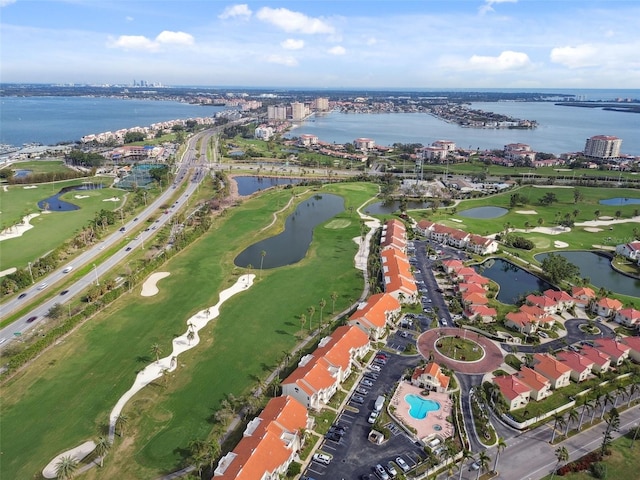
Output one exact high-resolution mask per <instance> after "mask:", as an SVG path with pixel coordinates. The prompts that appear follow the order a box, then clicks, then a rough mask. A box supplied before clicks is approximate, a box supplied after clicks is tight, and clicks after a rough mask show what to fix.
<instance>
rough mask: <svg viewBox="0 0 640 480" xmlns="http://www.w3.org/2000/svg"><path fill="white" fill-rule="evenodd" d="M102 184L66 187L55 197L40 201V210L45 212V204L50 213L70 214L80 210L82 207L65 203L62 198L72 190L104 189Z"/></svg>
mask: <svg viewBox="0 0 640 480" xmlns="http://www.w3.org/2000/svg"><path fill="white" fill-rule="evenodd" d="M102 186H103V185H102V184H101V183H90V184H84V185H72V186H70V187H64V188H63V189H62V190H60V191H59V192H58V193H56V194H55V195H52V196H50V197H48V198H45V199H44V200H40V201H39V202H38V208H41V209H42V210H45V203H46V204H47V208H46V209H47V210H49V211H50V212H70V211H72V210H80V207H79V206H77V205H74V204H73V203H69V202H65V201H64V200H60V196H61V195H64V194H65V193H67V192H70V191H72V190H96V189H99V188H102Z"/></svg>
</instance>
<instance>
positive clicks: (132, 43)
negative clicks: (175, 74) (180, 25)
mask: <svg viewBox="0 0 640 480" xmlns="http://www.w3.org/2000/svg"><path fill="white" fill-rule="evenodd" d="M193 44H194V38H193V36H192V35H189V34H188V33H185V32H170V31H168V30H165V31H163V32H160V34H158V36H157V37H156V38H155V40H151V39H149V38H147V37H145V36H143V35H120V36H119V37H118V38H115V39H114V38H113V37H109V39H108V40H107V46H108V47H110V48H120V49H122V50H141V51H147V52H157V51H159V50H160V47H162V46H170V45H179V46H187V47H188V46H191V45H193Z"/></svg>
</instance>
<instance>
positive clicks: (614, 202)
mask: <svg viewBox="0 0 640 480" xmlns="http://www.w3.org/2000/svg"><path fill="white" fill-rule="evenodd" d="M598 203H599V204H600V205H609V206H614V207H617V206H620V207H624V206H625V205H640V198H625V197H615V198H607V199H605V200H600V201H599V202H598Z"/></svg>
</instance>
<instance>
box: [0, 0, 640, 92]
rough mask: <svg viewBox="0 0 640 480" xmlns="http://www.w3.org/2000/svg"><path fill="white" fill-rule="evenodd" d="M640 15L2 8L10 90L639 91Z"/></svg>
mask: <svg viewBox="0 0 640 480" xmlns="http://www.w3.org/2000/svg"><path fill="white" fill-rule="evenodd" d="M639 18H640V1H638V0H627V1H615V0H608V1H588V0H587V1H585V0H550V1H547V0H442V1H436V0H410V1H405V0H355V1H348V0H347V1H342V0H335V1H332V0H324V1H297V2H291V1H289V2H277V1H269V2H265V1H258V2H247V3H233V2H223V1H218V0H213V1H212V0H209V1H205V0H200V1H177V0H174V1H155V0H146V1H128V0H111V1H109V2H106V1H99V0H66V1H55V0H46V1H31V0H0V80H1V81H3V82H25V83H26V82H34V83H92V84H130V83H132V82H133V80H134V79H136V80H140V79H144V80H146V81H148V82H159V83H162V84H164V85H211V86H216V85H218V86H220V85H225V86H228V85H234V86H248V87H251V86H254V87H261V86H274V87H315V88H343V87H344V88H376V87H379V88H434V89H435V88H556V87H565V88H640V55H639V54H638V52H640V33H639V31H638V30H639V26H640V24H639V23H638V19H639Z"/></svg>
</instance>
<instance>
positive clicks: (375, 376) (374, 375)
mask: <svg viewBox="0 0 640 480" xmlns="http://www.w3.org/2000/svg"><path fill="white" fill-rule="evenodd" d="M364 376H365V377H366V378H370V379H372V380H377V379H378V374H377V373H376V372H364Z"/></svg>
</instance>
